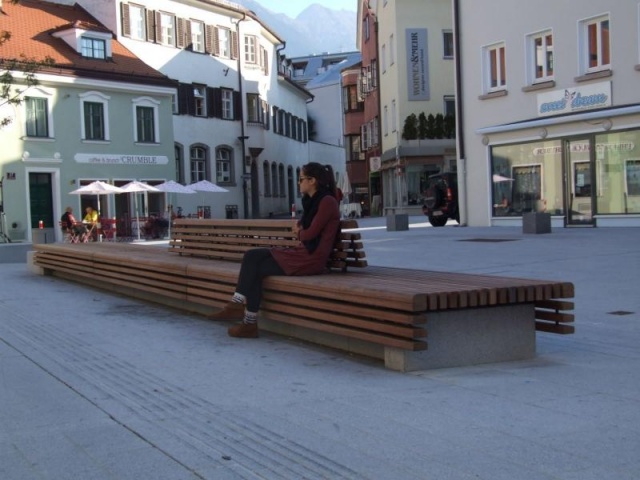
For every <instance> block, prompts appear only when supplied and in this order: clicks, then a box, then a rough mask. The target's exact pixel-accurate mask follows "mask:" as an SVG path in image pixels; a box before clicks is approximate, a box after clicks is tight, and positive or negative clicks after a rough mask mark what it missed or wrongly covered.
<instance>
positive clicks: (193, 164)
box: [189, 144, 209, 183]
mask: <svg viewBox="0 0 640 480" xmlns="http://www.w3.org/2000/svg"><path fill="white" fill-rule="evenodd" d="M196 151H197V152H202V156H200V155H194V152H196ZM208 157H209V151H208V149H207V147H206V146H204V145H200V144H197V145H191V146H190V147H189V172H190V175H191V182H192V183H194V182H199V181H201V180H206V179H207V159H208Z"/></svg>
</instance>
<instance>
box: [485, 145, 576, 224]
mask: <svg viewBox="0 0 640 480" xmlns="http://www.w3.org/2000/svg"><path fill="white" fill-rule="evenodd" d="M562 178H563V175H562V144H561V142H560V141H559V140H554V141H548V142H532V143H526V144H517V145H504V146H503V145H501V146H498V147H493V148H492V149H491V192H492V212H493V216H494V217H503V216H521V215H522V214H524V213H528V212H536V211H548V212H550V213H552V214H554V215H561V214H563V213H564V211H565V210H564V206H563V198H564V195H563V188H564V185H563V181H562Z"/></svg>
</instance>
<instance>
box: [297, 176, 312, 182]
mask: <svg viewBox="0 0 640 480" xmlns="http://www.w3.org/2000/svg"><path fill="white" fill-rule="evenodd" d="M312 178H313V177H300V178H299V179H298V183H302V182H303V181H304V180H311V179H312Z"/></svg>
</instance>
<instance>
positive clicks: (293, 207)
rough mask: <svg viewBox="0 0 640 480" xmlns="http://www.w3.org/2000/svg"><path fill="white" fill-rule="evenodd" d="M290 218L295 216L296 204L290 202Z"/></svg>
mask: <svg viewBox="0 0 640 480" xmlns="http://www.w3.org/2000/svg"><path fill="white" fill-rule="evenodd" d="M291 218H296V204H295V203H292V204H291Z"/></svg>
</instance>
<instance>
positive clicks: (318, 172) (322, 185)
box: [302, 162, 336, 197]
mask: <svg viewBox="0 0 640 480" xmlns="http://www.w3.org/2000/svg"><path fill="white" fill-rule="evenodd" d="M302 174H303V175H305V176H307V177H313V178H315V179H316V182H317V184H318V191H321V192H329V193H330V194H331V195H333V196H334V197H335V196H336V177H335V175H334V173H333V167H332V166H331V165H322V164H321V163H318V162H309V163H307V164H306V165H304V166H303V167H302Z"/></svg>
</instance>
